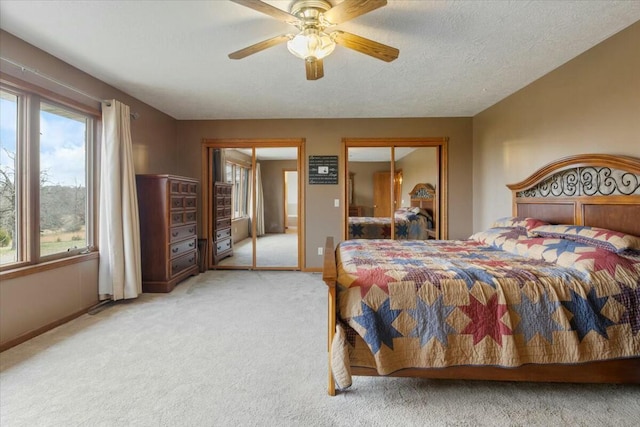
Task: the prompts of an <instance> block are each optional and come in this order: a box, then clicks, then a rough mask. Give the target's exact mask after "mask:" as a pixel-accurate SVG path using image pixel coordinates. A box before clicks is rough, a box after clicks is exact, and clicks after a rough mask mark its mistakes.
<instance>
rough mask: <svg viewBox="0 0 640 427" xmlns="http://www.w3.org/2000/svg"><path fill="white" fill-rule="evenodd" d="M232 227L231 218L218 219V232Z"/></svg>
mask: <svg viewBox="0 0 640 427" xmlns="http://www.w3.org/2000/svg"><path fill="white" fill-rule="evenodd" d="M229 227H231V218H222V219H216V230H218V229H221V228H229Z"/></svg>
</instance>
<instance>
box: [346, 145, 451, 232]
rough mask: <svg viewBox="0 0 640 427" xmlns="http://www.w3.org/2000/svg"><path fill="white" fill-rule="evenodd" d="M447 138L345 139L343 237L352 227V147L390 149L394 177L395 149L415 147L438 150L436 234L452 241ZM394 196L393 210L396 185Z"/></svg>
mask: <svg viewBox="0 0 640 427" xmlns="http://www.w3.org/2000/svg"><path fill="white" fill-rule="evenodd" d="M448 143H449V138H448V137H425V138H342V153H341V154H342V155H341V158H342V162H341V163H342V170H343V171H344V172H343V173H344V176H343V179H342V194H343V200H345V203H343V206H345V209H344V212H343V221H342V235H343V239H345V240H346V239H347V238H348V227H349V223H348V222H349V204H348V202H346V201H348V200H349V199H348V197H349V188H348V185H347V183H348V182H349V148H352V147H360V148H362V147H383V148H391V160H390V165H389V168H390V169H389V170H390V172H391V176H394V173H395V148H401V147H412V148H423V147H435V148H437V156H438V181H439V182H437V183H436V205H437V210H438V217H437V218H436V233H437V236H438V238H439V239H442V240H445V239H447V238H448V237H449V225H448V218H449V215H448V206H449V199H448V190H447V187H448V147H447V146H448ZM391 188H392V193H391V195H390V197H391V201H392V206H393V200H394V198H395V194H393V185H392V186H391ZM391 235H392V236H395V224H394V221H391Z"/></svg>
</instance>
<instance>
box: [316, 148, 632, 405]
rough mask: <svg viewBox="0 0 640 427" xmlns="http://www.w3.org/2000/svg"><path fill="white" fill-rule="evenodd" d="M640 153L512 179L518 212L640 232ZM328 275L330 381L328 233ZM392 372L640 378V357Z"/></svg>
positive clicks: (332, 304) (576, 160)
mask: <svg viewBox="0 0 640 427" xmlns="http://www.w3.org/2000/svg"><path fill="white" fill-rule="evenodd" d="M639 177H640V158H635V157H629V156H614V155H608V154H587V155H576V156H570V157H566V158H563V159H560V160H558V161H555V162H553V163H550V164H548V165H547V166H544V167H543V168H541V169H539V170H538V171H536V172H535V173H534V174H532V175H531V176H530V177H529V178H527V179H525V180H524V181H521V182H519V183H516V184H511V185H508V186H507V187H509V189H510V190H511V192H512V199H513V216H520V217H531V218H538V219H541V220H544V221H547V222H549V223H554V224H575V225H589V226H595V227H602V228H607V229H611V230H617V231H623V232H625V233H628V234H634V235H637V236H640V178H639ZM323 280H324V282H325V283H326V284H327V286H328V288H329V307H328V308H329V313H328V315H329V322H328V323H329V334H328V335H329V387H328V392H329V394H330V395H332V396H333V395H335V392H336V388H335V382H334V379H333V375H332V373H331V342H332V340H333V336H334V335H335V330H336V315H337V314H336V282H337V266H336V258H335V246H334V242H333V237H327V241H326V245H325V258H324V266H323ZM351 374H352V375H361V376H378V373H377V371H376V370H375V369H372V368H362V367H357V366H352V367H351ZM389 376H395V377H418V378H446V379H470V380H495V381H534V382H571V383H633V384H640V357H636V358H629V359H617V360H607V361H597V362H588V363H579V364H548V365H543V364H528V365H523V366H520V367H517V368H501V367H495V366H452V367H447V368H432V369H422V368H420V369H413V368H412V369H401V370H399V371H396V372H394V373H392V374H390V375H389Z"/></svg>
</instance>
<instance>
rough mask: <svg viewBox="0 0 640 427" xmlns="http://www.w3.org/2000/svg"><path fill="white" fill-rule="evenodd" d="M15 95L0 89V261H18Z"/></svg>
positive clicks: (16, 102) (5, 262) (16, 110)
mask: <svg viewBox="0 0 640 427" xmlns="http://www.w3.org/2000/svg"><path fill="white" fill-rule="evenodd" d="M17 114H18V97H17V96H16V95H14V94H11V93H8V92H4V91H2V92H0V264H7V263H12V262H16V261H17V260H18V253H17V248H18V238H19V233H18V228H17V220H18V216H17V213H18V212H17V209H16V205H17V199H16V180H15V178H16V161H17V150H16V147H17V140H18V136H17V121H18V116H17Z"/></svg>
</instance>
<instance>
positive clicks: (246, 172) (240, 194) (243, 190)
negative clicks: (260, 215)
mask: <svg viewBox="0 0 640 427" xmlns="http://www.w3.org/2000/svg"><path fill="white" fill-rule="evenodd" d="M229 166H230V167H231V182H230V184H231V185H232V188H233V191H232V198H231V199H232V202H231V220H232V221H233V220H235V219H241V218H247V217H248V216H249V206H248V203H247V200H248V198H247V194H248V193H249V177H250V176H251V168H249V167H247V166H246V165H243V164H241V163H238V162H234V161H231V160H227V161H226V165H225V171H226V170H227V167H229ZM238 173H239V174H240V182H238V181H237V179H236V177H237V175H238ZM236 186H237V187H236ZM237 188H239V191H238V189H237ZM238 205H239V207H238ZM236 207H238V209H236ZM236 212H238V214H237V215H236Z"/></svg>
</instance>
